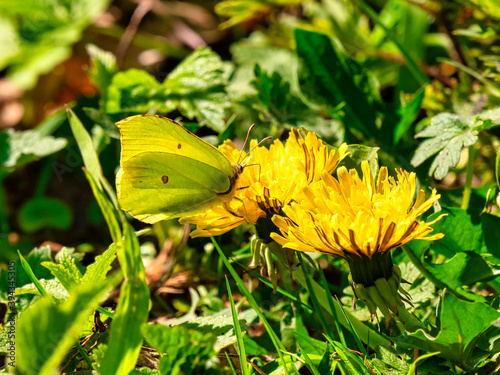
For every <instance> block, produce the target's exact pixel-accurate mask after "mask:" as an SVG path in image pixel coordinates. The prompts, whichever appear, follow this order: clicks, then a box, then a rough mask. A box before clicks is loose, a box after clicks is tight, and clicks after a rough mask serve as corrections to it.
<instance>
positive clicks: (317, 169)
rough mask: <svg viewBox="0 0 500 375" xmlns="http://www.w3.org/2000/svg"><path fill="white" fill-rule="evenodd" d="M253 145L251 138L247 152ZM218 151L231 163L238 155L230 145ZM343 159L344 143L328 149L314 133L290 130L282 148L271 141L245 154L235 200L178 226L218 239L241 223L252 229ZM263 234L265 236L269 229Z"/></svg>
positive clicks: (185, 219) (194, 216)
mask: <svg viewBox="0 0 500 375" xmlns="http://www.w3.org/2000/svg"><path fill="white" fill-rule="evenodd" d="M257 143H258V142H257V140H252V141H251V142H250V149H253V148H254V147H255V146H256V145H257ZM219 150H220V151H221V152H222V153H223V154H224V155H225V156H226V157H227V158H228V159H229V160H230V161H231V163H233V164H236V163H238V161H239V160H240V159H241V152H240V151H238V150H237V148H236V146H235V145H234V143H233V142H231V141H226V142H225V143H224V144H223V145H221V146H220V147H219ZM346 155H347V145H346V144H343V145H342V146H340V147H339V149H338V150H330V151H329V150H328V146H327V145H326V144H324V143H323V142H322V141H321V140H319V139H318V138H317V136H316V134H315V133H313V132H310V133H307V135H305V136H303V135H302V134H301V133H300V132H297V131H296V130H294V129H292V131H291V132H290V135H289V138H288V140H287V141H286V143H285V144H283V143H282V142H281V141H279V140H275V141H274V142H273V144H272V145H271V146H270V147H269V148H267V147H264V146H260V147H256V148H255V149H254V150H253V151H252V152H251V153H250V155H249V156H248V159H247V160H246V164H247V166H246V167H245V169H244V171H243V173H242V174H241V175H240V177H239V178H238V180H237V186H236V195H235V198H234V199H232V200H231V202H230V203H229V204H220V205H218V206H215V207H212V208H211V209H209V210H207V211H205V212H203V213H202V214H199V215H193V216H189V217H184V218H182V219H181V223H192V224H195V225H196V230H194V231H193V232H192V233H191V236H192V237H199V236H214V235H220V234H222V233H225V232H227V231H229V230H231V229H233V228H235V227H237V226H239V225H241V224H243V223H245V222H246V223H249V224H252V225H255V224H257V222H258V221H259V219H266V218H267V219H269V218H270V217H272V215H274V214H277V213H280V212H281V210H282V208H283V207H286V206H287V205H289V204H290V202H292V201H294V200H297V199H299V196H300V195H301V194H302V190H303V189H304V188H305V187H306V186H308V185H309V184H311V183H313V182H315V181H319V180H320V178H321V175H322V173H323V172H326V173H327V174H330V173H332V172H333V171H334V170H335V168H336V167H337V166H338V164H339V163H340V161H341V160H342V159H343V158H344V157H345V156H346ZM271 225H272V223H271ZM264 232H265V230H264ZM267 232H268V233H267V236H268V235H269V234H270V230H267Z"/></svg>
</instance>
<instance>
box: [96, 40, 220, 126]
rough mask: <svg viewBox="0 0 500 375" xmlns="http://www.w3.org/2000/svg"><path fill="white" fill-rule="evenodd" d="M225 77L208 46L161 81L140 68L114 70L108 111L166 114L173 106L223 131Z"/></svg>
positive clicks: (187, 115) (191, 117)
mask: <svg viewBox="0 0 500 375" xmlns="http://www.w3.org/2000/svg"><path fill="white" fill-rule="evenodd" d="M226 86H227V77H226V74H225V71H224V64H223V62H222V60H221V58H220V57H219V56H218V55H217V54H216V53H215V52H213V51H212V50H211V49H210V48H208V47H203V48H199V49H197V50H196V51H194V52H193V53H192V54H191V55H189V56H188V57H186V58H185V59H184V60H183V61H182V62H181V63H180V64H179V65H177V67H176V68H175V69H174V70H173V71H172V72H171V73H170V74H169V75H168V76H167V78H166V79H165V81H163V83H161V84H160V83H158V82H157V81H156V79H155V78H154V77H153V76H151V75H150V74H148V73H146V72H145V71H143V70H138V69H129V70H127V71H124V72H119V73H117V74H116V75H115V76H114V77H113V80H112V83H111V86H109V90H108V97H107V102H106V107H105V108H106V111H107V112H108V113H117V112H126V111H128V112H139V113H146V112H147V113H160V114H162V115H165V114H167V113H168V112H171V111H173V110H175V109H177V110H179V111H180V112H181V113H182V114H183V115H184V116H186V117H187V118H189V119H193V118H196V119H197V120H198V121H199V122H200V123H201V124H202V125H207V126H208V127H210V128H212V129H214V130H216V131H219V132H220V131H222V130H224V126H225V124H224V111H225V109H226V108H228V107H229V102H228V99H227V94H226Z"/></svg>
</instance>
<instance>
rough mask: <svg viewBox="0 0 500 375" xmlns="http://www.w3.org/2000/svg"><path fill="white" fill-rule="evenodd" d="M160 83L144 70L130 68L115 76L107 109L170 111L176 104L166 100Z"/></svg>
mask: <svg viewBox="0 0 500 375" xmlns="http://www.w3.org/2000/svg"><path fill="white" fill-rule="evenodd" d="M164 98H165V92H164V90H162V89H161V86H160V83H158V81H156V79H155V78H154V77H153V76H152V75H150V74H149V73H147V72H146V71H144V70H139V69H129V70H126V71H123V72H119V73H117V74H115V75H114V76H113V79H112V81H111V85H110V86H109V87H108V93H107V98H106V99H107V100H106V104H105V109H106V112H107V113H117V112H127V111H129V112H141V113H155V112H170V111H172V110H173V109H174V108H175V106H174V105H172V104H170V105H169V104H168V103H166V102H165V100H164Z"/></svg>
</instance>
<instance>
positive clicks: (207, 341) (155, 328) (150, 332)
mask: <svg viewBox="0 0 500 375" xmlns="http://www.w3.org/2000/svg"><path fill="white" fill-rule="evenodd" d="M141 331H142V334H143V335H144V338H145V339H146V341H147V342H148V343H149V344H150V345H151V346H152V347H153V348H155V349H156V350H157V351H158V352H159V353H160V355H161V356H162V358H161V360H160V372H161V374H171V375H180V374H189V373H200V374H201V373H203V369H204V368H205V363H206V362H207V361H208V360H209V359H210V358H211V357H213V356H214V355H215V350H214V349H213V346H214V343H215V337H214V336H213V335H211V334H210V333H201V332H198V331H196V330H194V329H188V328H186V327H184V326H182V325H180V326H174V327H167V326H163V325H159V324H144V325H143V326H142V329H141Z"/></svg>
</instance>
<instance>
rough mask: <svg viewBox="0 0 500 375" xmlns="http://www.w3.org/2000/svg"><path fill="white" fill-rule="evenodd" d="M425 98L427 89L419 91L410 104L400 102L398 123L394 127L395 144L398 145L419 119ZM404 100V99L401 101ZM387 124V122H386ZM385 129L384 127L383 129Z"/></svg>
mask: <svg viewBox="0 0 500 375" xmlns="http://www.w3.org/2000/svg"><path fill="white" fill-rule="evenodd" d="M424 96H425V87H422V88H421V89H420V90H418V91H417V92H416V93H415V95H414V97H413V98H412V100H411V101H410V102H407V103H404V102H402V101H401V102H400V103H399V106H398V108H397V110H396V116H397V117H398V121H397V123H396V125H395V126H394V137H393V142H394V144H398V143H399V141H401V139H402V138H403V137H404V136H405V134H407V132H408V131H409V130H410V127H411V125H412V124H413V122H414V121H415V119H416V118H417V115H418V112H419V111H420V106H421V105H422V100H423V99H424ZM401 100H402V99H401ZM384 123H385V120H384ZM382 129H384V127H382Z"/></svg>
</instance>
